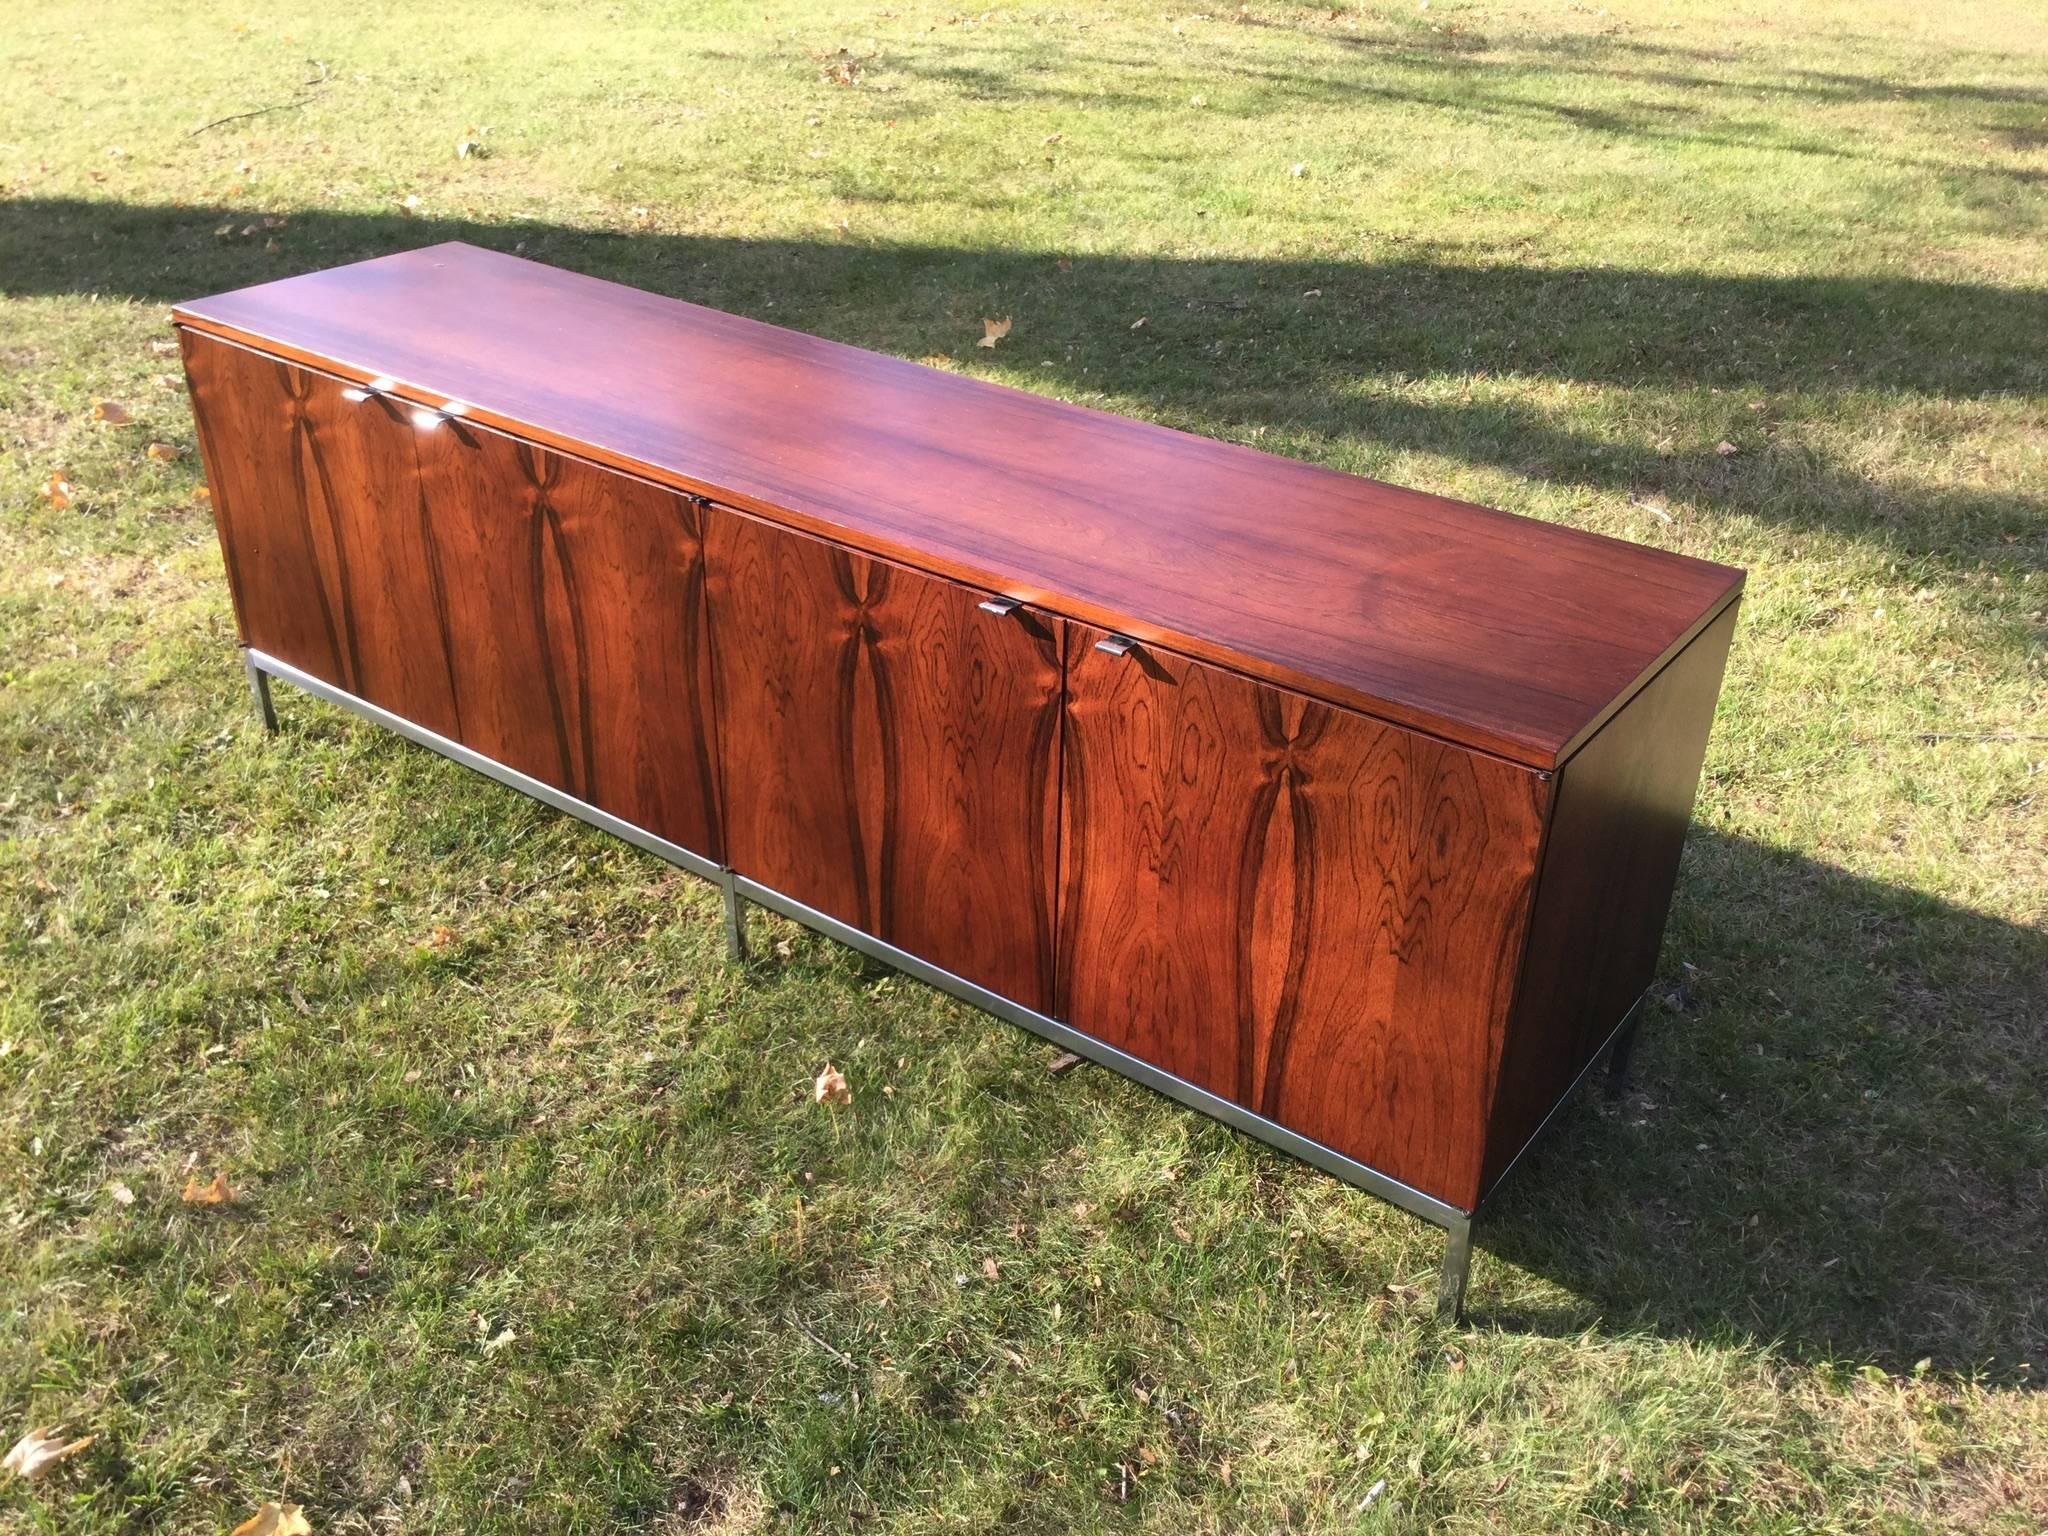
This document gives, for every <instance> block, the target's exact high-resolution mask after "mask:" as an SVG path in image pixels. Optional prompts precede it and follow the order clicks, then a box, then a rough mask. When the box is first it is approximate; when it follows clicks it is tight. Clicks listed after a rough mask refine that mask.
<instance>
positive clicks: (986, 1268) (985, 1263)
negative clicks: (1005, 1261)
mask: <svg viewBox="0 0 2048 1536" xmlns="http://www.w3.org/2000/svg"><path fill="white" fill-rule="evenodd" d="M981 1272H982V1273H983V1274H984V1275H986V1276H988V1278H989V1279H991V1280H1000V1279H1002V1277H1003V1272H1002V1270H1001V1269H1000V1268H999V1267H998V1266H997V1264H996V1261H995V1260H994V1259H983V1260H982V1261H981Z"/></svg>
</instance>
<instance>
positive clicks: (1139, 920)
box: [1058, 624, 1546, 1208]
mask: <svg viewBox="0 0 2048 1536" xmlns="http://www.w3.org/2000/svg"><path fill="white" fill-rule="evenodd" d="M1099 638H1101V632H1100V631H1096V630H1091V629H1088V628H1086V627H1085V626H1082V625H1079V624H1076V625H1073V626H1072V635H1071V639H1070V658H1071V659H1070V663H1069V667H1068V673H1067V727H1066V744H1065V768H1064V782H1065V786H1066V789H1065V797H1064V830H1063V834H1062V838H1061V850H1062V857H1061V864H1062V870H1063V875H1062V896H1061V918H1060V929H1061V936H1060V964H1059V987H1058V1008H1059V1010H1060V1016H1061V1017H1062V1018H1064V1019H1065V1020H1066V1021H1067V1022H1069V1023H1071V1024H1072V1025H1073V1026H1074V1027H1075V1028H1077V1029H1080V1030H1082V1031H1084V1032H1085V1033H1087V1034H1091V1035H1094V1036H1096V1037H1098V1038H1099V1039H1102V1040H1106V1041H1108V1042H1109V1043H1111V1044H1113V1045H1116V1046H1119V1047H1120V1048H1122V1049H1124V1050H1126V1051H1129V1052H1130V1053H1131V1054H1132V1055H1134V1056H1138V1057H1141V1058H1142V1059H1144V1060H1146V1061H1149V1062H1152V1063H1154V1064H1155V1065H1157V1066H1160V1067H1164V1068H1165V1069H1166V1070H1168V1071H1170V1072H1173V1073H1175V1074H1177V1075H1179V1076H1181V1077H1184V1078H1187V1079H1188V1080H1189V1081H1191V1082H1194V1083H1197V1084H1199V1085H1200V1086H1202V1087H1204V1088H1207V1089H1209V1090H1210V1091H1211V1092H1214V1093H1217V1094H1221V1095H1222V1096H1224V1097H1225V1098H1228V1099H1231V1100H1234V1101H1235V1102H1237V1103H1239V1104H1242V1105H1244V1106H1246V1107H1247V1108H1249V1109H1252V1110H1255V1111H1257V1112H1258V1113H1259V1114H1261V1115H1264V1116H1266V1117H1267V1118H1269V1119H1272V1120H1275V1121H1278V1122H1279V1123H1280V1124H1282V1125H1285V1126H1287V1127H1289V1128H1291V1129H1293V1130H1296V1131H1299V1132H1301V1133H1302V1134H1304V1135H1306V1136H1310V1137H1312V1138H1314V1139H1315V1140H1317V1141H1320V1142H1323V1143H1324V1144H1325V1145H1328V1146H1331V1147H1334V1148H1335V1149H1336V1150H1338V1151H1340V1152H1344V1153H1346V1154H1348V1155H1350V1156H1352V1157H1355V1158H1358V1159H1359V1160H1361V1161H1363V1162H1366V1163H1369V1164H1371V1165H1372V1166H1374V1167H1376V1168H1379V1169H1381V1170H1383V1171H1384V1172H1387V1173H1391V1174H1393V1175H1394V1176H1395V1177H1397V1178H1399V1179H1402V1180H1404V1181H1405V1182H1407V1183H1409V1184H1412V1185H1414V1186H1416V1187H1418V1188H1421V1189H1423V1190H1426V1191H1427V1192H1429V1193H1430V1194H1433V1195H1436V1196H1438V1197H1439V1198H1442V1199H1445V1200H1449V1201H1451V1202H1452V1203H1454V1204H1458V1205H1461V1206H1465V1207H1467V1208H1469V1207H1470V1206H1471V1204H1472V1203H1473V1197H1474V1195H1475V1193H1476V1189H1477V1183H1478V1178H1479V1162H1480V1156H1481V1153H1482V1150H1483V1147H1484V1139H1485V1124H1486V1111H1487V1095H1488V1092H1489V1085H1490V1083H1491V1079H1492V1069H1493V1064H1494V1061H1495V1059H1496V1057H1497V1054H1498V1050H1499V1041H1500V1031H1501V1025H1502V1019H1503V1017H1504V1014H1505V1010H1506V1007H1507V1003H1508V1000H1509V997H1510V995H1511V992H1512V989H1513V985H1514V979H1515V974H1516V968H1517V965H1518V963H1519V961H1520V958H1521V946H1522V938H1523V934H1524V932H1525V931H1526V925H1527V919H1528V907H1529V893H1530V885H1531V877H1532V875H1533V872H1534V868H1535V862H1536V853H1537V847H1538V843H1539V841H1540V837H1541V831H1542V820H1543V808H1544V797H1545V793H1546V786H1545V784H1544V782H1543V781H1542V780H1541V779H1540V778H1539V776H1538V775H1536V774H1534V773H1532V772H1529V771H1528V770H1526V769H1522V768H1518V767H1515V766H1513V765H1511V764H1508V763H1505V762H1502V761H1500V760H1498V759H1495V758H1490V757H1484V756H1478V755H1475V754H1472V753H1469V752H1466V751H1463V750H1461V749H1459V748H1456V747H1452V746H1450V745H1448V744H1446V743H1443V742H1439V741H1436V740H1434V739H1433V738H1430V737H1426V736H1421V735H1417V734H1415V733H1413V732H1409V731H1404V730H1401V729H1399V728H1397V727H1394V726H1390V725H1386V724H1384V723H1382V722H1380V721H1376V720H1372V719H1370V718H1368V717H1366V716H1363V715H1358V714H1353V713H1351V712H1349V711H1345V710H1339V709H1335V708H1332V707H1329V706H1327V705H1323V704H1319V703H1315V702H1313V701H1311V700H1308V699H1305V698H1303V697H1301V696H1300V695H1297V694H1292V693H1288V692H1285V691H1283V690H1280V689H1276V688H1272V687H1268V686H1266V685H1264V684H1261V683H1255V682H1253V681H1251V680H1250V679H1249V678H1245V677H1242V676H1239V675H1237V674H1235V673H1229V672H1224V671H1220V670H1218V669H1215V668H1211V667H1207V666H1204V665H1201V664H1199V663H1195V662H1191V661H1188V660H1186V659H1185V658H1182V657H1179V656H1174V655H1170V654H1167V653H1162V652H1158V651H1154V650H1151V649H1149V648H1140V649H1138V650H1134V651H1132V652H1130V653H1129V654H1127V655H1124V656H1121V657H1118V656H1112V655H1109V654H1106V653H1104V652H1101V651H1097V650H1095V649H1094V642H1095V641H1096V640H1097V639H1099Z"/></svg>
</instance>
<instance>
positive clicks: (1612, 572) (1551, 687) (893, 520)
mask: <svg viewBox="0 0 2048 1536" xmlns="http://www.w3.org/2000/svg"><path fill="white" fill-rule="evenodd" d="M175 316H176V319H177V320H178V321H179V323H181V324H184V325H188V326H191V327H194V328H196V329H199V330H204V331H208V332H211V333H213V334H216V335H220V336H225V337H228V338H230V339H233V340H238V341H243V342H247V343H249V344H250V345H253V346H257V347H260V348H262V349H263V350H265V351H269V352H272V353H275V354H277V355H279V356H283V357H288V358H292V359H295V360H298V361H302V362H310V363H314V364H316V365H318V366H321V367H324V368H327V369H328V370H330V371H332V372H335V373H339V374H342V375H345V376H347V377H349V378H352V379H356V380H359V381H367V380H369V379H372V378H375V377H378V376H384V377H388V378H391V379H393V380H395V381H396V385H397V389H396V392H397V393H399V394H401V395H404V396H406V397H408V398H411V399H414V400H418V401H421V402H424V403H428V404H432V405H440V404H442V403H443V402H444V401H447V400H456V401H461V402H463V403H464V404H465V405H466V406H467V407H468V408H469V414H470V416H471V417H472V418H473V419H475V420H477V421H479V422H482V423H484V424H486V425H489V426H496V427H501V428H504V429H506V430H509V431H513V432H517V433H520V434H522V435H525V436H527V437H531V438H533V439H535V440H537V441H540V442H543V443H548V444H551V445H553V446H555V447H559V448H564V449H567V450H569V451H571V452H575V453H580V454H583V455H585V456H587V457H590V458H593V459H595V460H597V461H599V462H601V463H605V464H609V465H612V466H614V467H617V468H623V469H627V470H630V471H633V472H635V473H638V474H642V475H645V476H647V477H649V478H651V479H654V480H657V481H660V482H661V483H664V484H667V485H673V486H676V487H679V488H681V489H683V490H688V491H695V492H701V493H703V494H705V495H707V496H713V497H715V498H717V499H718V500H721V501H724V502H728V503H730V504H732V505H735V506H738V507H740V508H742V509H744V510H747V511H751V512H755V513H758V514H760V515H763V516H766V517H769V518H772V519H775V520H777V521H781V522H784V523H788V524H791V525H793V526H797V527H802V528H807V529H810V530H812V531H815V532H819V533H823V534H825V535H827V536H829V537H833V538H837V539H839V540H841V541H843V542H845V543H847V544H850V545H853V546H855V547H857V548H860V549H865V550H868V551H870V552H873V553H876V554H880V555H884V556H887V557H890V558H893V559H897V560H900V561H903V562H904V563H906V564H910V565H915V566H922V567H924V568H926V569H930V570H936V571H939V572H941V573H942V574H946V575H949V576H954V577H957V578H960V579H962V580H966V581H970V582H973V583H975V584H976V585H979V586H983V587H987V588H990V589H992V590H996V591H1000V592H1005V593H1008V594H1010V595H1011V596H1014V597H1018V598H1022V599H1025V600H1027V601H1030V602H1035V603H1040V604H1043V605H1045V606H1047V607H1050V608H1054V609H1057V610H1059V611H1061V612H1064V613H1067V614H1069V615H1071V616H1073V617H1075V618H1078V619H1082V620H1085V621H1087V622H1089V623H1093V624H1098V625H1101V626H1103V627H1105V628H1109V629H1113V630H1120V631H1122V632H1124V633H1126V634H1130V635H1133V636H1136V637H1137V638H1139V639H1141V640H1148V641H1152V642H1154V643H1156V644H1159V645H1163V646H1168V647H1171V648H1173V649H1177V650H1180V651H1183V652H1186V653H1188V654H1191V655H1194V656H1197V657H1201V658H1203V659H1206V660H1209V661H1213V662H1217V663H1220V664H1222V665H1225V666H1230V667H1235V668H1237V669H1239V670H1242V671H1245V672H1248V673H1251V674H1252V675H1254V676H1258V677H1262V678H1265V679H1267V680H1268V681H1271V682H1275V683H1279V684H1282V685H1284V686H1287V687H1290V688H1295V689H1298V690H1300V691H1301V692H1303V693H1306V694H1310V695H1313V696H1315V697H1319V698H1323V699H1327V700H1330V701H1332V702H1335V703H1338V704H1343V705H1346V706H1349V707H1351V708H1355V709H1360V710H1364V711H1366V712H1368V713H1371V714H1375V715H1378V716H1381V717H1383V718H1386V719H1389V720H1393V721H1396V722H1398V723H1400V724H1403V725H1407V726H1411V727H1414V728H1417V729H1420V730H1424V731H1428V732H1431V733H1433V734H1435V735H1438V736H1443V737H1446V738H1449V739H1450V740H1453V741H1456V742H1460V743H1462V744H1464V745H1466V746H1470V747H1476V748H1479V749H1482V750H1485V751H1490V752H1495V753H1498V754H1500V755H1502V756H1505V757H1509V758H1512V759H1514V760H1516V761H1518V762H1522V763H1526V764H1529V765H1531V766H1534V767H1538V768H1551V767H1554V766H1555V765H1556V764H1557V763H1559V762H1561V761H1562V760H1563V759H1564V758H1566V757H1568V756H1569V755H1570V754H1571V753H1572V751H1573V750H1574V749H1575V748H1577V746H1578V745H1579V744H1580V743H1581V742H1583V741H1584V740H1585V739H1586V738H1587V737H1588V736H1589V735H1591V733H1592V732H1593V731H1594V730H1595V729H1596V728H1597V727H1598V726H1599V724H1600V723H1601V722H1602V721H1603V720H1605V719H1606V718H1607V716H1608V715H1609V714H1611V713H1612V712H1613V711H1614V710H1615V709H1616V708H1618V707H1619V706H1620V704H1621V703H1622V702H1624V701H1625V700H1626V699H1627V698H1628V697H1629V695H1630V694H1632V693H1633V692H1634V691H1635V689H1636V688H1637V687H1638V686H1640V685H1641V684H1642V683H1643V682H1645V681H1647V680H1648V678H1649V677H1650V676H1651V675H1652V674H1653V673H1654V672H1655V671H1656V669H1657V668H1658V667H1659V666H1660V665H1661V664H1662V663H1663V662H1664V661H1666V660H1668V659H1669V658H1670V657H1671V656H1672V655H1673V654H1674V653H1675V652H1676V651H1677V650H1678V649H1679V648H1680V647H1682V646H1683V645H1684V644H1685V643H1686V641H1688V640H1689V639H1691V637H1692V636H1693V635H1694V634H1695V633H1697V632H1698V631H1699V630H1700V629H1701V628H1702V627H1704V626H1705V624H1706V623H1707V622H1708V621H1709V620H1710V619H1712V618H1713V617H1714V616H1715V615H1716V614H1717V613H1719V612H1720V611H1721V610H1722V609H1723V608H1724V607H1726V606H1727V604H1728V603H1729V602H1730V601H1732V600H1733V599H1734V598H1735V596H1736V595H1737V594H1738V593H1739V592H1740V590H1741V587H1742V579H1743V578H1742V573H1741V572H1740V571H1737V570H1733V569H1731V568H1729V567H1727V566H1722V565H1714V564H1711V563H1709V562H1707V561H1703V560H1694V559H1691V558H1688V557H1686V556H1683V555H1676V554H1671V553H1669V552H1667V551H1664V550H1659V549H1651V548H1647V547H1644V546H1641V545H1635V544H1627V543H1623V542H1621V541H1619V540H1615V539H1608V538H1603V537H1601V536H1599V535H1597V534H1590V533H1582V532H1579V531H1577V530H1574V529H1569V528H1561V527H1557V526H1555V525H1552V524H1548V523H1541V522H1536V521H1533V520H1531V519H1528V518H1522V517H1515V516H1512V515H1510V514H1508V513H1505V512H1497V511H1493V510H1491V509H1489V508H1485V507H1478V506H1473V505H1471V504H1469V503H1466V502H1459V501H1452V500H1449V499H1447V498H1445V497H1441V496H1431V495H1427V494H1425V493H1423V492H1420V491H1411V490H1403V489H1401V488H1400V487H1398V486H1391V485H1383V484H1381V483H1379V482H1377V481H1373V480H1364V479H1360V478H1358V477H1356V476H1352V475H1346V474H1340V473H1338V472H1336V471H1334V470H1328V469H1322V468H1319V467H1317V466H1315V465H1312V464H1304V463H1301V462H1299V461H1297V460H1294V459H1285V458H1279V457H1276V456H1274V455H1272V454H1266V453H1261V452H1258V451H1257V450H1254V449H1251V448H1244V447H1239V446H1237V445H1235V444H1231V443H1222V442H1217V441H1214V440H1213V439H1210V438H1205V437H1196V436H1192V435H1190V434H1188V433H1184V432H1177V431H1174V430H1172V429H1170V428H1166V427H1160V426H1155V425H1152V424H1151V423H1149V422H1141V421H1132V420H1129V419H1127V418H1124V417H1121V416H1112V415H1109V414H1107V413H1105V412H1102V411H1095V410H1089V409H1086V408H1084V407H1081V406H1076V405H1069V404H1066V403H1065V402H1062V401H1058V400H1050V399H1047V398H1045V397H1043V396H1039V395H1033V394H1028V393H1025V392H1023V391H1021V390H1014V389H1008V388H1005V387H1003V386H1000V385H996V384H989V383H985V382H983V381H980V380H977V379H971V378H963V377H960V376H958V375H956V374H952V373H947V372H944V371H942V370H939V369H935V368H927V367H924V366H922V365H921V364H917V363H911V362H905V361H903V360H901V359H898V358H892V357H884V356H880V355H878V354H876V353H873V352H866V351H862V350H861V349H859V348H857V347H850V346H845V345H842V344H840V343H838V342H831V341H823V340H819V339H818V338H816V337H812V336H806V335H802V334H800V333H798V332H795V331H788V330H783V329H781V328H779V327H777V326H772V325H766V324H763V323H761V322H759V321H755V320H746V319H741V318H739V317H738V316H735V315H728V314H724V313H722V312H720V311H718V310H712V309H704V308H701V307H700V306H697V305H694V304H686V303H682V302H680V301H679V300H675V299H667V298H661V297H658V296H656V295H653V294H649V293H643V292H641V291H639V290H637V289H632V288H626V287H621V286H620V285H618V284H615V283H607V282H603V281H600V280H599V279H596V278H591V277H583V276H579V275H577V274H574V273H570V272H564V271H561V270H559V269H557V268H553V267H547V266H542V265H540V264H538V263H536V262H530V261H523V260H520V259H519V258H517V257H513V256H506V255H501V254H499V253H497V252H494V251H486V250H481V249H478V248H477V247H474V246H469V245H463V244H460V243H450V244H446V245H436V246H430V247H427V248H425V249H422V250H416V251H407V252H403V253H401V254H399V255H395V256H386V257H382V258H379V259H377V260H375V261H365V262H360V263H357V264H355V265H353V266H346V267H337V268H333V269H330V270H328V271H324V272H313V273H308V274H306V275H304V276H300V277H290V278H285V279H282V280H281V281H278V282H273V283H264V284H262V285H260V286H257V287H254V288H244V289H241V290H239V291H238V292H234V293H227V294H221V295H219V296H217V297H214V298H208V299H195V300H193V301H192V302H190V303H187V304H183V305H180V306H178V307H177V309H176V311H175Z"/></svg>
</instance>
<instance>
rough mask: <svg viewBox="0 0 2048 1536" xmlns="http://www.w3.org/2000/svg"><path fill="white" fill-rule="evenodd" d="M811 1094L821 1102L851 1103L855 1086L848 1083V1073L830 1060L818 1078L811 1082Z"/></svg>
mask: <svg viewBox="0 0 2048 1536" xmlns="http://www.w3.org/2000/svg"><path fill="white" fill-rule="evenodd" d="M811 1096H812V1097H813V1098H815V1099H816V1100H817V1101H818V1102H819V1103H820V1104H851V1103H852V1102H853V1088H852V1087H851V1086H850V1085H849V1084H848V1083H847V1081H846V1074H845V1073H844V1072H841V1071H840V1070H839V1069H838V1068H837V1067H835V1066H833V1065H832V1063H831V1062H829V1061H828V1062H826V1063H825V1070H824V1071H822V1072H820V1073H819V1074H818V1080H817V1081H816V1082H815V1083H813V1084H811Z"/></svg>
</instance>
